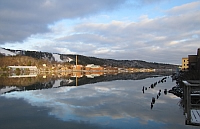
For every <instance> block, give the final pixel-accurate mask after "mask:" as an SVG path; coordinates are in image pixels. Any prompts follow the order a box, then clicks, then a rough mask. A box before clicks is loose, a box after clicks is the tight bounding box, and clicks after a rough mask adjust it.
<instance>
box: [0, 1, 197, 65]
mask: <svg viewBox="0 0 200 129" xmlns="http://www.w3.org/2000/svg"><path fill="white" fill-rule="evenodd" d="M8 2H11V1H9V0H8ZM51 2H56V4H51ZM88 2H91V1H89V0H87V1H85V3H80V5H79V4H78V5H76V4H77V1H76V0H75V1H74V2H72V3H70V2H64V3H62V2H61V3H62V5H61V3H59V2H57V1H43V2H39V3H40V4H41V5H40V4H39V5H40V6H38V3H36V2H33V3H32V4H33V7H36V6H38V7H37V8H36V9H39V10H38V11H36V12H35V11H33V7H32V6H30V5H29V4H27V6H28V7H26V9H27V8H30V10H28V11H27V12H25V14H24V17H23V16H21V17H22V18H19V19H18V20H17V19H16V20H14V21H13V19H12V18H11V17H10V16H8V12H14V11H15V10H17V12H16V13H15V14H17V13H20V11H22V12H23V11H24V10H23V9H21V10H20V9H19V10H18V9H17V5H19V3H17V4H16V5H13V6H14V7H13V8H11V7H10V8H2V9H0V10H4V11H8V12H6V13H3V12H2V13H0V16H2V17H3V20H1V21H2V22H1V21H0V27H1V26H2V28H1V30H2V31H3V30H7V32H8V33H10V35H12V34H14V35H16V36H17V39H12V38H11V39H10V38H9V37H13V38H16V37H15V36H10V35H7V36H8V37H7V38H6V37H4V33H5V32H6V31H4V33H0V34H2V36H3V38H2V41H12V40H13V41H14V40H19V39H24V38H25V37H27V36H28V35H31V34H32V33H38V32H44V31H46V29H47V28H46V24H47V23H48V29H49V30H50V31H49V32H48V33H44V34H42V33H40V34H37V35H32V36H31V37H29V38H27V40H24V44H28V43H30V41H31V43H30V44H29V45H30V46H33V47H32V48H35V49H37V50H41V51H48V52H58V53H64V54H67V53H78V54H83V55H86V56H96V57H100V58H114V59H133V60H134V59H139V60H146V61H151V62H164V63H175V64H179V63H181V58H182V57H184V56H187V55H188V54H196V50H197V48H198V47H200V45H199V38H200V31H199V30H200V24H199V23H200V8H199V7H200V2H199V1H197V2H191V3H188V4H184V5H181V6H176V7H174V8H172V9H168V10H166V11H165V14H164V16H162V17H156V18H149V16H148V14H144V15H141V16H140V18H139V21H137V22H136V21H130V20H129V21H127V20H126V21H119V20H112V21H110V22H107V23H104V22H103V23H102V22H99V23H98V22H96V20H95V22H93V21H92V18H90V17H83V16H86V15H92V14H94V13H98V12H103V10H110V9H109V7H110V6H112V7H111V10H112V9H114V8H116V7H118V6H120V5H122V4H123V3H124V2H125V0H119V1H117V2H116V3H115V2H113V1H112V0H109V1H101V2H98V5H96V2H97V1H94V2H93V1H92V2H91V3H90V5H91V7H90V6H86V5H87V4H88ZM104 2H105V3H104ZM134 2H136V3H139V4H140V5H142V4H143V5H145V4H150V3H155V2H161V1H160V0H151V1H146V0H141V1H140V0H137V1H134ZM1 3H2V2H1ZM5 3H6V2H5ZM78 3H79V2H78ZM136 3H135V4H136ZM107 4H108V5H107ZM126 4H127V3H126ZM132 4H133V3H132ZM2 5H3V4H2ZM25 5H26V4H25ZM71 5H72V6H71ZM75 5H76V8H75ZM41 6H44V7H43V8H42V7H41ZM65 6H66V7H69V8H68V9H67V10H65V8H66V7H65ZM96 6H98V7H96ZM64 7H65V8H64ZM79 7H80V9H79V10H77V8H79ZM86 7H87V8H86ZM94 7H95V8H94ZM58 8H59V9H58ZM101 8H102V9H101ZM45 9H46V10H45ZM75 9H76V10H75ZM74 10H75V11H74ZM39 11H41V15H39V16H37V15H35V14H36V13H39ZM48 11H49V12H48ZM54 11H55V12H54ZM73 11H74V12H73ZM91 11H92V12H91ZM58 12H59V13H58ZM67 12H73V13H67ZM50 13H52V14H50ZM54 14H55V15H54ZM56 14H57V15H58V16H56ZM11 16H12V15H11ZM26 17H27V18H26ZM35 17H36V19H38V21H35ZM77 17H79V18H82V17H83V20H81V19H79V20H76V22H75V23H72V22H73V20H71V21H70V20H66V19H63V20H62V21H60V22H55V23H54V24H53V22H54V21H56V20H58V19H59V18H68V19H70V18H77ZM104 17H105V18H106V19H107V18H109V16H108V15H106V13H105V14H99V16H96V18H104ZM6 18H8V19H9V18H11V19H10V21H9V22H8V24H7V23H6V22H5V19H6ZM15 18H16V17H15ZM94 19H95V18H94ZM23 20H24V23H23V24H22V21H23ZM87 20H89V22H87ZM77 21H78V22H77ZM100 21H101V20H100ZM18 22H19V26H18V27H20V28H22V29H20V28H15V24H16V23H18ZM11 23H14V26H13V27H14V28H12V29H6V28H9V27H8V26H10V25H11ZM26 23H30V24H27V25H26ZM4 24H5V25H4ZM40 25H41V26H40ZM23 27H25V29H23ZM33 28H34V29H35V31H33V30H32V29H33ZM13 29H14V30H19V31H13ZM38 29H39V30H38ZM1 30H0V31H1ZM20 30H21V31H20ZM29 32H30V33H29ZM15 33H16V34H15ZM0 37H1V35H0ZM38 38H39V39H40V40H41V41H42V42H40V44H39V45H38V44H35V41H36V40H37V39H38ZM37 43H39V41H37Z"/></svg>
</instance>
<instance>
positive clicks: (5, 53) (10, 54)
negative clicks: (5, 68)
mask: <svg viewBox="0 0 200 129" xmlns="http://www.w3.org/2000/svg"><path fill="white" fill-rule="evenodd" d="M0 53H2V54H4V55H5V56H16V54H15V53H13V52H11V51H8V50H5V49H3V48H1V47H0Z"/></svg>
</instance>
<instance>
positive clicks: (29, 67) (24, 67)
mask: <svg viewBox="0 0 200 129" xmlns="http://www.w3.org/2000/svg"><path fill="white" fill-rule="evenodd" d="M8 68H9V69H13V70H16V69H20V70H26V69H28V70H30V71H37V67H36V66H8Z"/></svg>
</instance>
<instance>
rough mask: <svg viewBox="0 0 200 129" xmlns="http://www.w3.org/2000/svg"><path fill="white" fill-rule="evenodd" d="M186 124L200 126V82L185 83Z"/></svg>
mask: <svg viewBox="0 0 200 129" xmlns="http://www.w3.org/2000/svg"><path fill="white" fill-rule="evenodd" d="M183 83H184V89H183V94H184V95H183V101H184V114H185V116H186V121H185V123H186V124H187V125H197V126H200V80H196V81H194V80H193V81H183Z"/></svg>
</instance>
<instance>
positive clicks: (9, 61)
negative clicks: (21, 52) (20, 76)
mask: <svg viewBox="0 0 200 129" xmlns="http://www.w3.org/2000/svg"><path fill="white" fill-rule="evenodd" d="M43 64H47V65H50V64H51V63H50V62H49V61H48V60H44V59H35V58H32V57H28V56H0V67H2V68H4V67H7V66H37V67H41V66H42V65H43Z"/></svg>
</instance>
